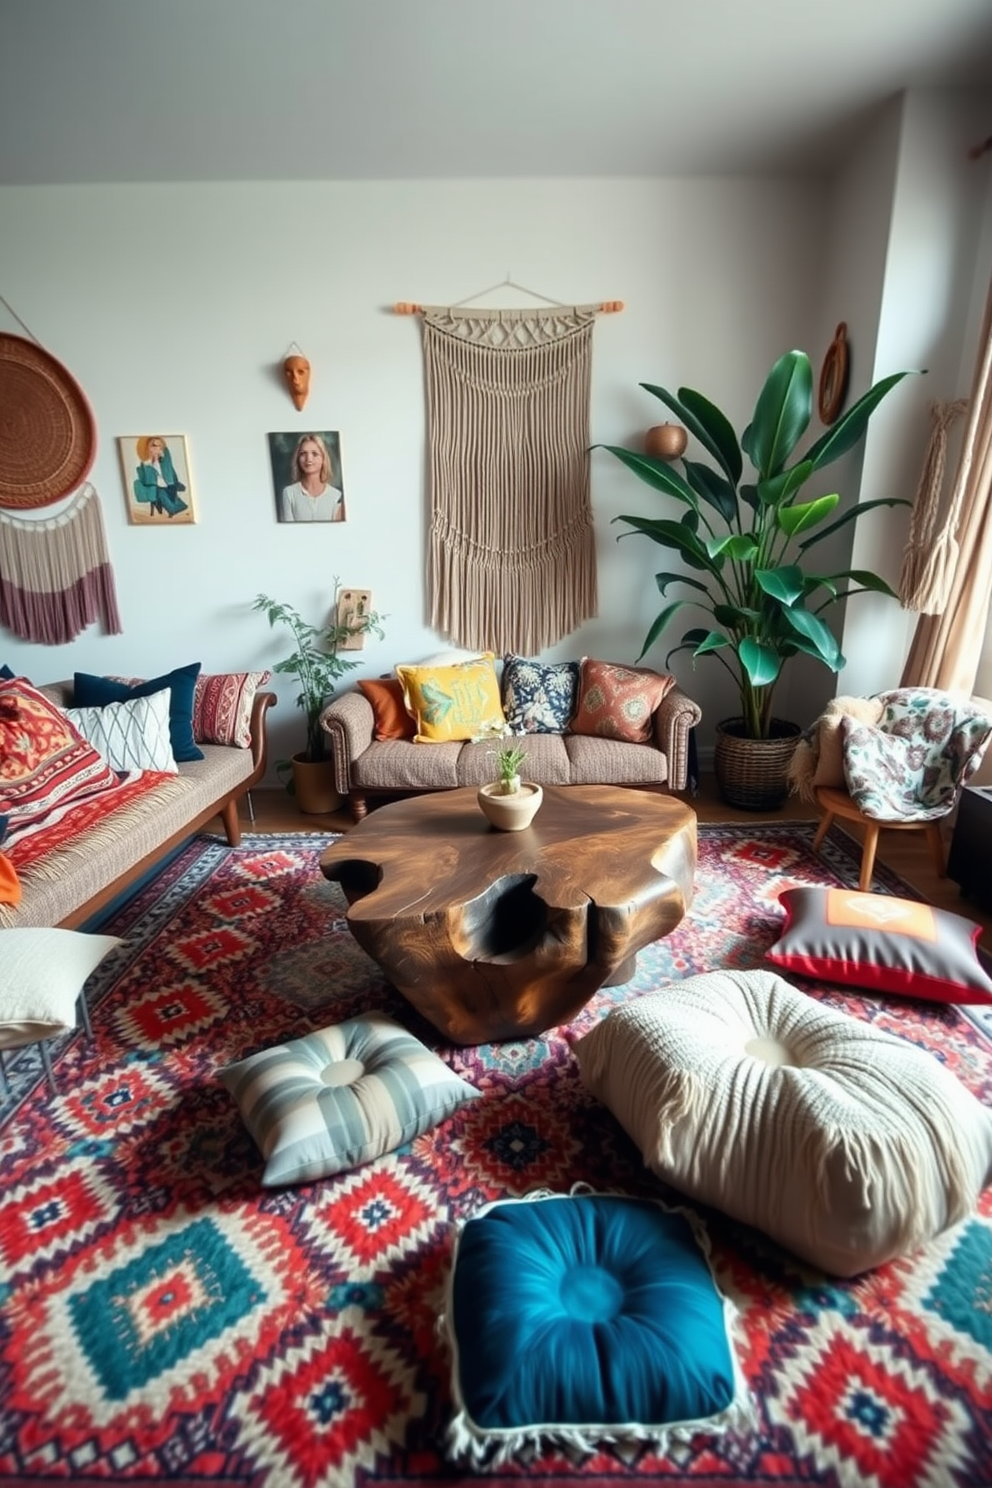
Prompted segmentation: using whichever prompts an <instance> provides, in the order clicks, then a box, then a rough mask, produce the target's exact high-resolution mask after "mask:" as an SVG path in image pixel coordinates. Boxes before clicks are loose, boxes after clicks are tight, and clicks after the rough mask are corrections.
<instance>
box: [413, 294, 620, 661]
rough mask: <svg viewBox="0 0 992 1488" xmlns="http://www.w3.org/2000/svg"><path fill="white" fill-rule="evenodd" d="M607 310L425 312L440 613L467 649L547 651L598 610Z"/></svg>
mask: <svg viewBox="0 0 992 1488" xmlns="http://www.w3.org/2000/svg"><path fill="white" fill-rule="evenodd" d="M595 317H596V310H595V308H594V307H592V306H575V307H574V308H569V309H561V310H556V311H537V312H535V311H531V310H498V311H493V312H491V313H487V312H485V311H480V310H478V309H471V310H464V311H460V310H451V309H442V308H439V307H427V308H426V309H425V311H424V319H423V337H424V362H425V369H426V379H427V411H428V424H429V445H430V482H431V537H430V596H431V623H432V625H434V627H435V628H436V629H437V630H439V631H440V632H441V633H442V634H443V635H446V636H447V637H449V639H451V640H452V641H454V642H455V643H456V644H457V645H460V646H467V647H473V648H477V649H478V650H493V651H496V652H498V653H505V652H509V651H515V652H517V653H519V654H520V655H523V656H535V655H537V654H538V652H540V651H542V650H543V649H544V648H545V647H546V646H549V645H552V644H554V642H555V641H558V640H560V638H561V637H562V636H563V635H567V634H568V633H569V631H572V630H574V629H575V628H576V627H577V626H578V625H580V624H581V623H582V621H583V620H586V619H588V618H589V617H590V616H593V615H595V614H596V610H597V596H596V559H595V548H594V541H593V525H592V508H591V503H590V499H589V459H588V453H587V451H588V446H589V389H590V364H591V357H592V327H593V322H594V320H595Z"/></svg>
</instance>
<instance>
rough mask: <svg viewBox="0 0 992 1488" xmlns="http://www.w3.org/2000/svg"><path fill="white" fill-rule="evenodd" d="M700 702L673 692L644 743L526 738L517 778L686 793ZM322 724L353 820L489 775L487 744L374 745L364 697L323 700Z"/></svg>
mask: <svg viewBox="0 0 992 1488" xmlns="http://www.w3.org/2000/svg"><path fill="white" fill-rule="evenodd" d="M701 716H702V715H701V712H700V709H699V705H698V704H697V703H694V702H693V700H692V699H691V698H690V697H687V696H686V694H685V693H684V692H682V691H681V690H680V689H679V688H678V687H673V688H672V689H671V690H670V691H669V692H668V693H666V695H665V697H664V698H663V699H662V702H661V703H660V705H659V706H658V708H657V709H656V711H655V713H654V720H653V730H652V738H651V741H650V743H647V744H628V743H625V742H623V741H621V740H618V739H604V738H598V737H592V736H591V735H588V734H567V733H566V734H526V735H524V736H523V737H522V739H521V742H522V743H523V744H524V746H525V748H526V750H527V763H526V765H525V766H524V768H523V770H522V772H521V773H522V774H523V775H524V776H525V777H526V779H528V780H532V781H534V782H536V784H538V785H630V786H640V787H641V788H642V789H643V788H651V787H659V786H665V787H667V788H668V789H669V790H673V791H678V790H685V788H686V786H687V784H688V782H689V732H690V730H691V729H692V728H693V727H694V726H695V725H696V724H697V723H698V722H699V720H700V718H701ZM320 721H321V723H322V725H323V728H324V731H325V733H326V734H327V735H328V737H329V739H330V743H331V751H332V756H333V759H334V772H335V784H336V786H337V789H338V791H339V792H340V793H341V795H342V796H347V798H348V802H349V804H350V806H351V811H352V815H353V816H354V818H355V820H356V821H360V820H361V818H362V817H363V816H365V814H366V812H367V810H368V802H369V798H370V797H384V796H385V797H388V796H398V795H409V794H411V793H414V792H417V791H437V790H453V789H455V788H456V787H457V786H460V785H475V786H478V785H482V784H483V783H484V782H485V781H487V780H491V779H492V778H493V762H492V754H491V751H492V744H491V743H489V744H487V743H450V744H414V743H411V742H409V741H407V740H405V739H389V740H383V741H377V740H376V739H375V737H374V714H373V711H372V705H371V703H370V702H369V701H368V699H367V698H366V697H365V696H364V694H363V693H361V692H360V691H358V689H357V688H356V689H355V690H354V691H348V692H344V693H342V694H341V695H340V696H339V697H336V698H334V700H333V701H332V702H330V703H328V705H327V707H326V708H325V709H324V711H323V713H322V714H321V720H320Z"/></svg>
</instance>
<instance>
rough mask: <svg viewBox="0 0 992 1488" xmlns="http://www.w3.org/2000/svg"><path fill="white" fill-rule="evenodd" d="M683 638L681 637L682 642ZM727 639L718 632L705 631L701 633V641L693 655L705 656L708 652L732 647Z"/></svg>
mask: <svg viewBox="0 0 992 1488" xmlns="http://www.w3.org/2000/svg"><path fill="white" fill-rule="evenodd" d="M685 638H686V637H685V636H683V637H682V639H683V641H684V640H685ZM732 644H733V642H732V641H731V640H730V639H729V637H727V636H725V635H722V634H721V633H720V631H718V630H707V631H704V632H703V639H702V640H701V641H700V642H699V643H698V645H697V646H696V650H695V652H694V654H695V655H696V656H705V655H707V653H708V652H710V651H722V650H723V648H724V647H725V646H730V645H732Z"/></svg>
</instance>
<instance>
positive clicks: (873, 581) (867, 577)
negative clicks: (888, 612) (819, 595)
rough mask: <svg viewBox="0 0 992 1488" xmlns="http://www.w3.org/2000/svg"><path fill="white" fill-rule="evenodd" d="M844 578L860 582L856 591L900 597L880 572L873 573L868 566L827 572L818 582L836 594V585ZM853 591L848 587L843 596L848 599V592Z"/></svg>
mask: <svg viewBox="0 0 992 1488" xmlns="http://www.w3.org/2000/svg"><path fill="white" fill-rule="evenodd" d="M842 579H850V580H851V583H852V584H860V586H861V588H860V589H858V590H857V591H856V592H857V593H859V594H863V593H865V592H866V591H867V590H871V592H872V593H873V594H887V595H888V596H889V598H890V599H898V597H899V596H898V595H897V594H896V592H895V590H894V589H892V588H891V587H890V586H889V584H887V583H886V581H885V579H883V578H881V577H880V576H879V575H878V574H874V573H872V572H871V571H870V570H869V569H867V568H845V569H843V570H842V571H841V572H840V573H834V574H825V575H823V576H822V577H821V578H819V579H818V580H817V582H818V583H820V584H823V585H824V586H825V587H826V588H828V589H833V591H834V593H835V594H836V593H837V587H836V586H837V584H838V583H839V582H840V581H841V580H842ZM852 592H854V591H852V590H850V589H846V590H845V591H844V593H843V594H842V595H841V598H842V599H846V598H847V596H848V594H851V593H852Z"/></svg>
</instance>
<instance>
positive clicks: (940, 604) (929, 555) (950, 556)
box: [899, 398, 968, 615]
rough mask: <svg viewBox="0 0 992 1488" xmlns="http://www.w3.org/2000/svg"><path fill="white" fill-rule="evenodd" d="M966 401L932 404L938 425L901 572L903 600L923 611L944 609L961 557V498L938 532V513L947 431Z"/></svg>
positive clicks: (929, 448) (932, 436)
mask: <svg viewBox="0 0 992 1488" xmlns="http://www.w3.org/2000/svg"><path fill="white" fill-rule="evenodd" d="M967 407H968V402H967V399H965V398H959V399H957V400H956V401H955V402H953V403H942V402H934V403H931V405H930V417H931V420H932V422H933V428H932V429H931V431H930V440H929V443H928V444H927V451H926V455H925V456H924V459H923V470H922V471H921V473H920V481H919V485H918V486H917V489H916V497H915V500H914V502H913V516H912V520H911V523H910V529H909V540H908V542H907V544H906V551H905V553H904V555H903V564H902V573H901V575H900V577H899V600H900V603H901V604H902V607H903V609H906V610H917V611H919V612H920V613H921V614H924V615H934V614H939V613H940V611H941V610H943V609H944V607H945V605H946V604H947V594H948V586H949V584H950V580H951V574H952V573H953V572H954V567H955V564H956V563H957V559H958V545H957V542H956V540H955V538H954V528H955V527H956V525H957V516H958V503H957V502H956V501H955V502H954V503H953V504H952V507H951V510H950V511H949V512H948V514H947V518H946V520H945V522H944V525H943V527H942V528H941V530H940V532H939V533H938V532H937V519H938V516H939V512H940V497H941V492H942V490H943V486H944V470H945V466H946V463H947V431H948V429H949V428H950V427H951V425H952V424H953V423H955V422H956V420H957V419H959V418H960V417H961V416H962V414H964V413H965V412H966V410H967Z"/></svg>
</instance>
